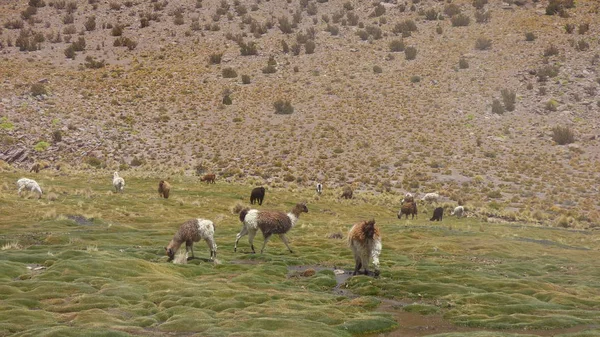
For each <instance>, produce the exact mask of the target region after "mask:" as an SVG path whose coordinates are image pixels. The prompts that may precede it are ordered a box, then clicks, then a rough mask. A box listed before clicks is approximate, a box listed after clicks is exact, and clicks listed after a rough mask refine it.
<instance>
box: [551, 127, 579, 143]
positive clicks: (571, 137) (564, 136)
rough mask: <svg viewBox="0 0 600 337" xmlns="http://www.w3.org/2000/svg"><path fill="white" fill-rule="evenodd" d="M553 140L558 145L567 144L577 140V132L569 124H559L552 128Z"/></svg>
mask: <svg viewBox="0 0 600 337" xmlns="http://www.w3.org/2000/svg"><path fill="white" fill-rule="evenodd" d="M552 140H554V141H555V142H556V144H558V145H567V144H571V143H573V142H575V133H574V132H573V130H571V128H570V127H568V126H560V125H557V126H555V127H553V128H552Z"/></svg>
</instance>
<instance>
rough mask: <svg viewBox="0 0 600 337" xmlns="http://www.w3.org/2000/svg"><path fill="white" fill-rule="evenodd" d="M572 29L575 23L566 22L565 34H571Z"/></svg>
mask: <svg viewBox="0 0 600 337" xmlns="http://www.w3.org/2000/svg"><path fill="white" fill-rule="evenodd" d="M574 30H575V25H574V24H572V23H567V24H566V25H565V32H567V34H572V33H573V31H574Z"/></svg>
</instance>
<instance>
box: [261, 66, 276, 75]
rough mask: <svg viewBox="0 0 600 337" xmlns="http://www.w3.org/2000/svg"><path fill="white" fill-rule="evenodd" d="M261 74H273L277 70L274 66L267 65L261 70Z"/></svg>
mask: <svg viewBox="0 0 600 337" xmlns="http://www.w3.org/2000/svg"><path fill="white" fill-rule="evenodd" d="M262 72H263V74H274V73H276V72H277V68H275V66H274V65H272V64H269V65H267V66H266V67H264V68H262Z"/></svg>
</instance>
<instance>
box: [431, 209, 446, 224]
mask: <svg viewBox="0 0 600 337" xmlns="http://www.w3.org/2000/svg"><path fill="white" fill-rule="evenodd" d="M443 217H444V209H443V208H442V207H438V208H436V209H435V210H433V217H432V218H431V219H429V221H442V218H443Z"/></svg>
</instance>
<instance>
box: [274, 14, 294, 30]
mask: <svg viewBox="0 0 600 337" xmlns="http://www.w3.org/2000/svg"><path fill="white" fill-rule="evenodd" d="M278 21H279V29H280V30H281V32H282V33H283V34H291V33H292V32H293V29H292V24H291V23H290V20H289V19H288V18H287V16H282V17H280V18H279V20H278Z"/></svg>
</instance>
